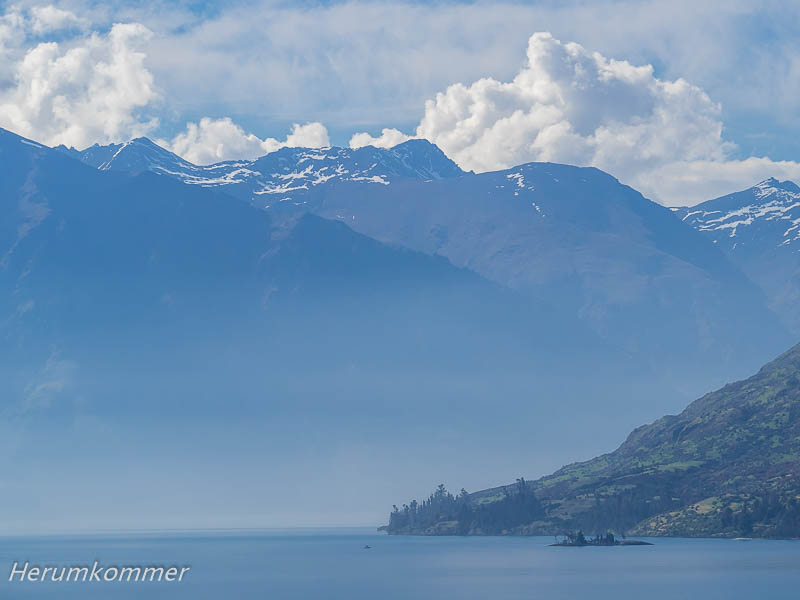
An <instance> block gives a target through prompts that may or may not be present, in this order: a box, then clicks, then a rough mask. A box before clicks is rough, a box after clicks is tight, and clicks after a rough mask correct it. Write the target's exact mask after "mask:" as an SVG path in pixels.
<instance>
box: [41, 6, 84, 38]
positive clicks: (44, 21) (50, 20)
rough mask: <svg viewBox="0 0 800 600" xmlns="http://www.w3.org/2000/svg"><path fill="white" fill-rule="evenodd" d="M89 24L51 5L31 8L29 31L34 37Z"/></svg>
mask: <svg viewBox="0 0 800 600" xmlns="http://www.w3.org/2000/svg"><path fill="white" fill-rule="evenodd" d="M88 24H89V22H88V21H87V20H86V19H84V18H81V17H78V16H77V15H75V14H74V13H72V12H70V11H68V10H63V9H61V8H58V7H56V6H53V5H52V4H50V5H47V6H34V7H33V8H31V29H32V31H33V33H35V34H36V35H42V34H45V33H50V32H52V31H59V30H62V29H70V28H84V27H86V26H87V25H88Z"/></svg>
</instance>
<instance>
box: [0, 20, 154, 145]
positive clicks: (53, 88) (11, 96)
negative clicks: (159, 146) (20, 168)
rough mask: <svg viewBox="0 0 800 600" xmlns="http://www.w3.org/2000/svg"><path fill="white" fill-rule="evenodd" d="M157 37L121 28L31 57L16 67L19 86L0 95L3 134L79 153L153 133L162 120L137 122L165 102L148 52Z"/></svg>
mask: <svg viewBox="0 0 800 600" xmlns="http://www.w3.org/2000/svg"><path fill="white" fill-rule="evenodd" d="M48 14H49V17H48V18H51V17H52V18H53V19H56V20H58V19H59V18H61V17H59V16H58V14H57V13H54V14H55V16H53V14H50V13H48ZM50 24H51V25H54V22H53V21H51V22H50ZM150 36H151V33H150V31H149V30H148V29H147V28H146V27H144V26H143V25H140V24H136V23H131V24H121V23H118V24H115V25H113V26H112V27H111V29H110V30H109V32H108V33H107V34H106V35H100V34H96V33H94V34H91V35H89V36H88V37H84V38H81V39H79V40H78V41H75V42H73V43H71V44H68V45H62V44H59V43H57V42H43V43H40V44H37V45H35V46H34V47H33V48H30V49H28V50H26V51H25V52H24V54H23V56H22V58H21V59H20V60H19V61H18V62H17V63H16V64H15V67H14V72H13V83H12V84H11V85H9V86H7V87H5V89H3V90H2V91H0V127H4V128H7V129H10V130H12V131H15V132H17V133H19V134H21V135H24V136H27V137H30V138H33V139H36V140H39V141H41V142H44V143H46V144H49V145H57V144H66V145H68V146H76V147H84V146H88V145H90V144H92V143H95V142H101V143H102V142H111V141H118V140H122V139H127V138H130V137H135V136H137V135H143V134H145V133H147V132H148V131H151V130H152V129H153V128H154V127H155V126H156V125H157V120H156V119H154V118H150V119H143V118H140V117H138V116H137V109H140V108H143V107H145V106H147V105H149V104H150V103H152V102H153V101H154V100H155V99H156V98H157V93H156V89H155V86H154V83H153V77H152V75H151V73H150V72H149V71H148V70H147V68H146V66H145V54H144V52H142V51H141V49H140V47H141V46H142V45H143V44H144V43H145V42H146V41H147V40H148V39H149V38H150Z"/></svg>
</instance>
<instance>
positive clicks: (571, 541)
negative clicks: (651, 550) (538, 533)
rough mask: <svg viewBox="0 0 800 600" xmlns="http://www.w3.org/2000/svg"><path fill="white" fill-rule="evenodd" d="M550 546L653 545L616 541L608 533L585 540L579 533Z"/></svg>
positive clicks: (639, 541) (633, 541)
mask: <svg viewBox="0 0 800 600" xmlns="http://www.w3.org/2000/svg"><path fill="white" fill-rule="evenodd" d="M556 539H557V538H556ZM550 545H551V546H569V547H573V548H582V547H583V546H652V545H653V544H651V543H650V542H643V541H641V540H618V539H617V538H616V537H614V534H613V533H611V532H610V531H609V532H608V533H606V534H605V535H596V536H595V537H593V538H587V537H586V536H585V535H583V532H582V531H579V532H578V533H567V534H566V535H564V539H563V540H558V541H556V543H555V544H550Z"/></svg>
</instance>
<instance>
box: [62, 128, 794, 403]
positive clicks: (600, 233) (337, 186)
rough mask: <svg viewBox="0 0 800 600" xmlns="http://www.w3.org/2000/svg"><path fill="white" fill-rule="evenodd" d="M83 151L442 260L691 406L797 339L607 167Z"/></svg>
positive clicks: (399, 157) (409, 154)
mask: <svg viewBox="0 0 800 600" xmlns="http://www.w3.org/2000/svg"><path fill="white" fill-rule="evenodd" d="M72 154H73V155H75V156H77V157H79V158H80V159H81V160H83V161H84V162H88V163H90V164H94V165H98V166H100V167H101V168H104V169H120V170H131V167H129V166H128V165H137V167H136V168H147V169H149V170H153V171H155V172H158V173H161V174H165V175H168V176H172V177H176V178H178V179H179V180H181V181H184V182H186V183H191V184H198V185H202V186H215V187H218V188H219V189H223V190H225V192H226V193H229V194H231V195H234V196H236V197H238V198H241V199H242V200H245V201H247V202H250V203H251V204H253V205H254V206H257V207H260V208H263V209H265V210H266V211H267V212H268V213H269V214H271V215H272V216H273V219H275V220H276V221H281V220H283V219H287V218H289V219H293V218H296V216H297V215H298V214H303V213H306V212H311V213H314V214H317V215H320V216H323V217H326V218H329V219H337V220H341V221H343V222H345V223H347V225H348V226H349V227H351V228H352V229H354V230H355V231H358V232H360V233H363V234H365V235H368V236H370V237H372V238H374V239H377V240H379V241H382V242H386V243H392V244H399V245H402V246H405V247H408V248H411V249H414V250H419V251H422V252H425V253H426V254H436V255H441V256H444V257H446V258H447V259H449V260H450V261H451V262H452V263H453V264H454V265H456V266H458V267H466V268H469V269H471V270H473V271H475V272H477V273H479V274H480V275H482V276H483V277H485V278H487V279H489V280H492V281H495V282H497V283H499V284H501V285H503V286H506V287H509V288H511V289H514V290H517V291H519V292H520V293H523V294H525V295H526V296H528V297H529V298H533V299H536V300H537V301H541V302H544V303H546V304H550V305H555V306H559V307H561V308H562V309H564V310H565V311H568V312H571V313H572V314H574V315H576V316H578V317H579V318H580V319H581V320H583V321H584V322H585V323H586V324H587V325H588V326H589V327H591V328H592V329H593V330H594V331H595V332H597V333H598V334H599V335H600V336H601V337H603V338H604V339H606V340H608V342H609V343H611V344H613V345H615V346H617V347H620V348H622V349H624V351H625V352H627V353H629V354H631V355H635V356H638V357H639V358H640V359H641V360H642V361H645V362H647V363H649V365H650V366H651V368H652V369H653V372H655V373H658V374H659V375H660V376H661V377H662V378H663V379H662V380H663V381H664V383H665V385H669V386H674V387H675V388H676V389H678V390H681V393H682V394H684V395H683V397H684V398H686V399H688V398H690V397H691V395H692V394H695V393H697V392H698V391H702V390H705V389H709V388H710V387H711V386H713V385H718V384H721V383H722V382H724V381H726V380H730V379H731V378H734V377H737V376H740V375H741V374H743V373H746V372H748V370H749V369H752V368H755V367H756V366H757V365H758V364H761V363H762V362H763V361H764V360H766V359H767V358H768V357H769V356H772V355H774V353H775V352H777V351H779V349H780V348H781V347H785V346H786V345H788V344H789V343H790V341H791V340H790V338H789V337H788V335H787V334H786V333H785V330H784V328H783V327H782V326H781V324H780V323H779V322H778V319H777V318H776V317H775V315H774V314H773V313H772V312H771V311H770V310H769V309H768V308H767V301H766V298H765V296H764V294H763V292H762V290H760V289H759V288H758V287H757V286H756V285H754V284H753V283H752V282H751V281H749V280H748V278H747V277H745V276H744V275H743V274H742V273H741V271H739V269H738V268H737V267H735V266H734V265H732V264H731V262H730V261H729V260H728V259H727V258H726V257H725V256H724V254H723V252H722V251H721V250H720V249H719V248H718V247H716V246H715V245H714V244H713V243H711V242H710V241H709V240H707V239H705V237H704V236H703V235H701V234H698V233H697V232H695V231H693V230H692V228H691V227H688V226H687V224H685V223H681V222H680V219H676V218H675V215H672V214H670V211H669V210H668V209H665V208H663V207H661V206H660V205H658V204H655V203H653V202H651V201H649V200H647V199H646V198H644V197H642V196H641V194H639V193H638V192H636V191H635V190H633V189H631V188H629V187H627V186H624V185H621V184H620V183H619V182H618V181H617V180H616V179H614V178H613V177H611V176H610V175H608V174H606V173H603V172H602V171H599V170H597V169H591V168H584V169H581V168H577V167H570V166H565V165H557V164H547V163H531V164H527V165H522V166H519V167H515V168H513V169H508V170H505V171H499V172H494V173H483V174H472V173H464V172H462V171H461V170H460V169H458V167H457V166H456V165H455V164H454V163H452V161H450V160H449V159H447V157H446V156H445V155H444V154H442V153H441V151H440V150H439V149H438V148H436V147H435V146H433V145H431V144H430V143H428V142H426V141H424V140H414V141H410V142H406V143H405V144H401V145H399V146H396V147H395V148H392V149H390V150H384V149H377V148H372V147H366V148H362V149H359V150H355V151H353V150H348V149H342V148H327V149H320V150H309V149H296V148H292V149H290V148H285V149H283V150H280V151H278V152H275V153H272V154H269V155H267V156H264V157H262V158H260V159H258V160H255V161H250V162H241V161H240V162H235V163H220V164H219V165H211V166H208V167H195V166H193V165H188V164H186V163H185V161H182V159H179V158H178V157H175V156H174V155H171V154H169V153H167V152H166V151H165V150H163V149H160V148H158V147H156V146H154V145H153V144H152V143H151V142H148V141H146V140H141V139H140V140H134V141H133V142H131V143H129V144H128V145H125V146H111V147H107V148H105V149H104V148H99V147H93V148H90V149H88V150H86V151H84V152H83V153H75V152H72ZM108 156H112V157H113V156H116V158H111V159H109V158H107V157H108Z"/></svg>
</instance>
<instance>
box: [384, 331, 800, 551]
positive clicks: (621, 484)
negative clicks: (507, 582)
mask: <svg viewBox="0 0 800 600" xmlns="http://www.w3.org/2000/svg"><path fill="white" fill-rule="evenodd" d="M434 500H435V502H434V504H438V506H437V510H433V511H431V510H428V506H423V507H422V510H421V511H419V510H418V514H417V515H412V514H410V512H411V511H410V510H403V511H396V512H395V513H393V517H392V521H393V523H394V525H391V524H390V528H389V531H390V532H394V533H424V534H437V533H450V534H452V533H454V532H459V531H460V532H462V533H475V534H480V533H506V534H509V533H510V534H560V533H563V532H565V531H570V530H572V531H574V530H578V529H582V530H584V531H587V532H594V531H605V530H606V529H613V530H615V531H617V532H619V533H623V532H626V531H627V532H629V533H633V534H636V535H672V536H702V537H707V536H730V537H734V536H749V535H755V536H760V537H798V536H800V346H795V347H794V348H792V349H791V350H789V351H788V352H786V353H784V354H782V355H781V356H779V357H778V358H777V359H775V360H774V361H772V362H771V363H769V364H767V365H765V366H764V367H763V368H762V369H761V370H760V371H759V372H758V373H756V374H755V375H753V376H752V377H750V378H749V379H746V380H744V381H739V382H737V383H732V384H729V385H726V386H725V387H723V388H722V389H720V390H717V391H715V392H713V393H710V394H707V395H706V396H704V397H702V398H700V399H699V400H696V401H695V402H693V403H692V404H691V405H689V407H687V408H686V410H684V411H683V412H682V413H680V414H679V415H677V416H667V417H664V418H662V419H659V420H658V421H656V422H654V423H652V424H651V425H646V426H644V427H640V428H638V429H636V430H635V431H633V432H632V433H631V434H630V435H629V436H628V439H627V440H626V441H625V443H623V444H622V445H621V446H620V447H619V448H618V449H617V450H615V451H614V452H611V453H609V454H605V455H603V456H600V457H598V458H595V459H593V460H590V461H587V462H583V463H576V464H573V465H569V466H567V467H564V468H563V469H560V470H558V471H556V472H555V473H553V474H552V475H549V476H547V477H543V478H542V479H539V480H538V481H535V482H533V483H525V482H524V481H522V482H520V481H518V482H517V484H516V485H512V486H506V487H502V488H494V489H490V490H485V491H482V492H477V493H474V494H471V495H464V496H461V497H459V498H453V497H452V496H448V495H446V494H441V493H440V494H439V496H438V498H434ZM415 508H416V505H415ZM437 513H438V514H437ZM459 514H461V515H463V517H462V518H461V519H459V517H458V515H459ZM464 517H466V519H467V522H468V524H467V526H465V523H464ZM485 523H489V524H492V525H493V527H486V526H484V527H483V528H481V524H485Z"/></svg>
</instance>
